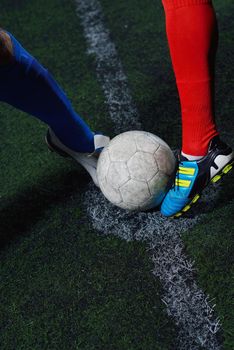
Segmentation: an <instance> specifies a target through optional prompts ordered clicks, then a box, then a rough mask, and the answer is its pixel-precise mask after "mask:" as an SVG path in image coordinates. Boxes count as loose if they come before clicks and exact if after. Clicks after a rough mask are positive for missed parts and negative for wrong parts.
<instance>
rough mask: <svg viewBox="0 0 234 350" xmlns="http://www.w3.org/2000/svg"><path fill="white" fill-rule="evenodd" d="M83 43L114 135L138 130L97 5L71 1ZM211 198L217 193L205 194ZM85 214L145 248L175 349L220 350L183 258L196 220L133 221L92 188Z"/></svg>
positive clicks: (142, 216)
mask: <svg viewBox="0 0 234 350" xmlns="http://www.w3.org/2000/svg"><path fill="white" fill-rule="evenodd" d="M75 1H76V4H77V14H78V16H79V17H80V19H81V23H82V26H83V30H84V35H85V38H86V41H87V46H88V53H89V54H93V55H95V59H96V73H97V78H98V81H99V82H100V84H101V87H102V89H103V92H104V96H105V100H106V104H107V106H108V109H109V114H110V118H111V120H112V122H113V123H114V127H115V132H116V133H120V132H123V131H127V130H132V129H141V124H140V122H139V114H138V111H137V108H136V105H135V103H134V101H133V98H132V96H131V92H130V89H129V86H128V80H127V77H126V75H125V73H124V71H123V66H122V63H121V61H120V59H119V57H118V54H117V51H116V47H115V45H114V43H113V42H112V40H111V39H110V32H109V30H108V29H107V28H106V26H105V24H104V19H103V13H102V8H101V5H100V3H99V1H98V0H75ZM206 196H208V198H209V199H212V198H211V197H212V196H213V198H214V200H215V197H216V194H215V193H214V192H213V193H212V192H209V191H208V192H207V195H206ZM84 200H85V204H86V206H87V212H88V215H89V217H90V218H91V219H92V224H93V227H94V228H96V229H97V230H98V231H99V232H101V233H102V234H109V233H112V234H114V235H116V236H118V237H121V238H123V239H126V240H132V239H136V240H143V241H147V242H148V243H149V250H150V252H151V253H152V254H151V256H152V260H153V263H154V269H153V274H154V275H155V276H157V277H158V278H159V279H160V280H161V283H162V285H163V287H164V295H163V296H162V300H163V302H164V303H165V305H166V308H167V312H168V315H169V316H171V317H173V319H174V320H175V323H176V324H177V326H178V327H179V335H178V341H177V346H178V348H179V349H180V350H190V349H191V350H195V349H198V348H199V346H204V347H205V348H206V349H208V350H218V349H220V345H219V342H218V340H217V336H216V334H217V332H218V330H219V329H220V326H219V321H218V320H217V319H216V318H215V317H214V310H213V307H212V306H210V303H209V302H208V298H207V297H206V295H205V294H204V292H203V291H202V290H201V289H200V288H199V287H198V286H197V283H196V281H195V280H194V275H193V264H192V263H191V262H190V261H189V260H188V259H187V257H186V256H185V254H184V245H183V242H182V240H181V237H180V234H181V233H182V232H184V231H186V230H187V229H189V228H191V227H192V226H194V225H195V224H196V223H197V221H198V218H196V217H195V218H194V219H181V220H177V221H175V220H174V221H173V220H170V219H166V218H162V217H161V215H160V214H159V213H158V212H156V213H150V214H149V213H138V214H134V216H133V215H132V214H130V213H128V212H125V211H122V210H119V209H118V208H116V207H113V206H112V205H111V204H110V203H108V202H107V201H106V200H105V199H104V197H103V196H102V194H101V193H100V192H99V191H97V190H96V189H95V188H94V187H93V186H92V185H91V186H90V190H89V191H87V193H86V195H85V199H84Z"/></svg>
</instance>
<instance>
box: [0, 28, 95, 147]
mask: <svg viewBox="0 0 234 350" xmlns="http://www.w3.org/2000/svg"><path fill="white" fill-rule="evenodd" d="M8 34H9V35H10V37H11V40H12V43H13V48H14V58H15V60H14V63H13V64H9V65H7V66H2V67H0V100H1V101H4V102H7V103H9V104H10V105H12V106H14V107H16V108H18V109H20V110H22V111H24V112H27V113H29V114H31V115H33V116H35V117H37V118H39V119H40V120H42V121H43V122H45V123H46V124H48V125H49V126H50V127H51V129H52V130H53V131H54V133H55V134H56V136H57V137H58V138H59V140H60V141H61V142H62V143H64V144H65V145H66V146H67V147H69V148H71V149H73V150H74V151H78V152H93V151H94V137H93V133H92V131H91V130H90V128H89V127H88V125H87V124H86V123H85V122H84V121H83V120H82V119H81V117H80V116H79V115H78V114H77V113H76V112H75V111H74V109H73V108H72V105H71V103H70V101H69V100H68V98H67V96H66V95H65V93H64V92H63V90H62V89H61V88H60V87H59V85H58V84H57V83H56V81H55V80H54V79H53V77H52V75H51V74H50V73H49V72H48V70H46V69H45V68H44V67H43V66H42V65H41V64H40V63H39V62H38V61H37V60H36V59H35V58H34V57H33V56H31V55H30V54H29V53H28V52H27V51H26V50H25V49H24V48H23V47H22V46H21V45H20V43H19V42H18V41H17V40H16V39H15V38H14V37H13V36H12V35H11V34H10V33H8Z"/></svg>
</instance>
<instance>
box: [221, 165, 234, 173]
mask: <svg viewBox="0 0 234 350" xmlns="http://www.w3.org/2000/svg"><path fill="white" fill-rule="evenodd" d="M232 168H233V165H232V164H228V165H227V166H225V168H224V169H223V173H224V174H227V173H228V172H229V171H230V170H231V169H232Z"/></svg>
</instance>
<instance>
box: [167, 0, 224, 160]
mask: <svg viewBox="0 0 234 350" xmlns="http://www.w3.org/2000/svg"><path fill="white" fill-rule="evenodd" d="M163 5H164V9H165V14H166V31H167V38H168V44H169V48H170V54H171V59H172V65H173V69H174V72H175V77H176V84H177V88H178V92H179V97H180V104H181V113H182V151H183V152H184V153H186V154H189V155H194V156H196V155H199V156H204V155H205V154H206V153H207V149H208V146H209V142H210V140H211V139H212V138H213V137H214V136H215V135H217V134H218V132H217V129H216V125H215V116H214V63H215V54H216V49H217V42H218V29H217V21H216V16H215V12H214V8H213V6H212V1H211V0H163Z"/></svg>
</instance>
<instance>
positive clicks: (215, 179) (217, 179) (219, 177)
mask: <svg viewBox="0 0 234 350" xmlns="http://www.w3.org/2000/svg"><path fill="white" fill-rule="evenodd" d="M221 177H222V176H221V175H216V176H215V177H213V179H212V180H211V182H213V183H216V182H218V181H219V180H220V179H221Z"/></svg>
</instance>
